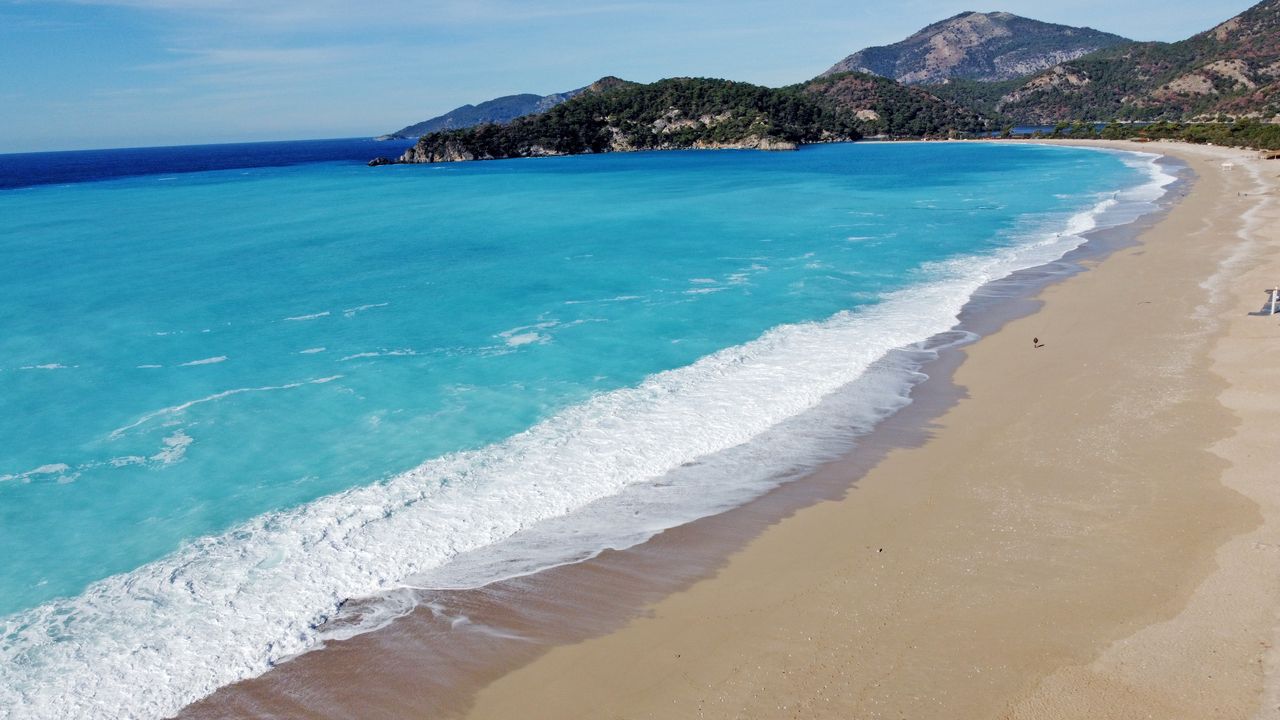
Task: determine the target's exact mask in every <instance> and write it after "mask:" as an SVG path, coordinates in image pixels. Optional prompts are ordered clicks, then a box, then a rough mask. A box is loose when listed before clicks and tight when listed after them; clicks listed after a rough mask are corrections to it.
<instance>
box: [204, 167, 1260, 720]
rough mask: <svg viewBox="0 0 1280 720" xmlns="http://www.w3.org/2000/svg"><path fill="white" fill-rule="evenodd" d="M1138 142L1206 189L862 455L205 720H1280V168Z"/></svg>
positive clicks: (414, 625)
mask: <svg viewBox="0 0 1280 720" xmlns="http://www.w3.org/2000/svg"><path fill="white" fill-rule="evenodd" d="M1117 146H1118V147H1121V148H1124V149H1141V150H1146V151H1159V152H1166V153H1168V154H1170V155H1174V156H1177V157H1179V158H1181V159H1182V160H1183V161H1184V162H1186V163H1187V164H1188V165H1189V166H1190V167H1191V168H1192V169H1193V170H1194V171H1195V173H1196V175H1197V176H1198V179H1197V181H1196V182H1195V183H1194V185H1193V186H1192V187H1191V191H1190V192H1189V194H1187V196H1186V197H1185V198H1183V199H1182V200H1181V202H1179V203H1178V204H1177V205H1176V206H1175V207H1174V208H1173V209H1172V210H1171V211H1170V212H1169V213H1168V214H1167V215H1166V216H1165V217H1164V218H1163V219H1161V220H1160V221H1159V222H1158V223H1157V224H1155V225H1154V226H1153V227H1151V228H1149V229H1148V230H1147V231H1146V232H1145V233H1143V235H1142V238H1141V243H1140V244H1139V245H1136V246H1132V247H1128V248H1124V249H1121V250H1119V251H1117V252H1115V253H1114V254H1112V255H1111V256H1109V257H1108V258H1107V259H1105V260H1104V261H1103V262H1101V263H1096V267H1092V268H1091V269H1090V271H1089V272H1086V273H1082V274H1077V275H1074V276H1073V277H1070V278H1068V279H1066V280H1064V281H1062V282H1060V283H1057V284H1054V285H1051V286H1049V287H1047V288H1045V289H1044V290H1043V291H1042V292H1041V293H1040V299H1041V300H1042V301H1043V306H1042V307H1040V308H1039V309H1038V311H1036V312H1034V313H1030V314H1028V311H1030V310H1033V309H1035V307H1034V306H1031V305H1028V304H1027V303H1026V302H1025V301H1016V300H1015V301H1010V303H1012V305H1011V306H1008V307H1005V308H1004V312H1005V313H1007V314H1009V315H1014V316H1017V315H1021V317H1017V318H1016V319H1012V320H1009V322H1007V323H1006V324H1004V326H1003V327H1002V328H1001V329H999V330H998V331H995V332H993V333H991V334H986V336H985V337H983V338H982V339H981V340H979V341H978V342H977V343H975V344H973V345H970V346H967V347H966V348H964V349H963V350H962V351H953V352H952V353H949V354H944V356H943V358H942V359H940V360H939V361H938V363H936V364H935V367H932V368H930V371H929V372H930V374H931V375H933V376H935V380H931V381H930V383H932V385H933V389H932V391H931V393H927V394H925V395H924V396H923V397H922V398H921V399H919V400H918V401H917V402H916V403H914V404H913V405H912V406H910V407H909V408H908V409H907V410H905V411H903V412H901V413H899V414H898V415H897V416H895V417H894V418H893V419H891V420H890V421H889V422H888V423H887V424H886V425H885V427H884V428H882V429H880V430H878V431H877V433H876V434H875V435H874V436H873V437H872V438H869V439H868V442H867V443H865V444H864V445H863V446H862V447H861V448H860V449H859V452H858V453H857V454H856V456H855V457H854V458H851V459H849V460H847V461H844V462H841V463H835V464H832V465H829V466H826V467H824V468H823V469H822V470H821V471H820V472H819V473H817V474H816V475H815V476H814V477H812V478H807V479H805V480H803V481H801V482H798V483H792V484H790V485H787V486H784V487H783V488H781V489H779V490H778V491H776V492H774V493H771V494H770V495H769V496H766V497H765V498H763V499H762V500H760V501H757V502H755V503H752V504H750V505H748V506H747V507H744V508H742V509H740V510H736V511H732V512H730V513H726V514H724V515H721V516H717V517H715V518H708V519H706V520H702V521H698V522H695V523H692V524H691V525H688V526H685V527H682V528H677V529H675V530H672V531H668V532H666V533H663V534H662V535H660V536H658V537H657V538H655V539H654V540H653V541H650V542H649V543H646V544H645V545H642V546H640V547H638V548H634V549H632V550H628V551H623V552H618V553H606V554H605V555H603V556H601V557H599V558H596V559H595V560H592V561H589V562H585V563H579V564H577V565H573V566H568V567H564V568H559V569H555V570H552V571H548V572H544V573H540V574H538V575H535V576H531V577H529V578H523V579H520V580H515V581H509V582H506V583H499V584H497V585H495V586H492V587H489V588H485V589H481V590H476V591H467V592H461V593H456V592H455V593H442V594H440V597H438V598H431V599H432V600H435V602H434V603H433V605H431V606H428V607H425V608H423V609H421V610H419V611H417V612H415V613H413V614H412V615H411V616H410V617H408V618H405V619H403V620H401V621H398V622H396V623H393V624H392V626H390V627H389V628H386V629H385V630H384V631H379V632H376V633H371V634H369V635H364V636H360V637H357V638H355V639H353V640H350V641H346V642H342V643H334V644H332V645H331V646H330V647H329V648H327V649H325V650H322V651H320V652H315V653H311V654H308V655H305V656H303V657H301V658H299V659H297V660H295V661H293V662H290V663H285V664H283V665H281V666H280V667H279V668H277V669H276V670H274V671H273V672H271V673H268V674H267V675H265V676H263V677H262V678H258V679H256V680H252V681H248V682H245V683H240V684H238V685H235V686H231V687H230V688H226V689H224V690H223V691H220V692H219V693H216V694H215V695H214V696H212V697H211V698H209V699H208V700H206V701H204V702H202V703H199V704H197V705H195V706H193V707H192V708H189V709H188V711H187V712H186V713H184V715H185V716H189V717H226V716H245V715H252V716H281V717H297V716H313V717H324V716H328V717H349V716H360V717H440V716H456V715H463V714H466V715H468V716H471V717H478V718H510V717H535V718H543V717H545V718H576V717H582V718H587V717H590V718H602V717H603V718H644V717H655V718H665V717H792V716H794V717H894V718H897V717H947V718H966V717H974V718H980V717H981V718H987V717H1028V718H1032V717H1034V718H1044V717H1050V718H1052V717H1064V718H1065V717H1148V716H1155V717H1188V718H1191V717H1196V718H1203V717H1252V716H1254V715H1255V714H1257V713H1259V712H1261V711H1260V708H1262V707H1263V704H1264V698H1265V703H1266V706H1267V707H1269V708H1271V712H1273V713H1274V712H1275V710H1274V709H1275V707H1276V706H1277V703H1278V702H1280V689H1278V688H1276V687H1275V686H1274V685H1269V684H1268V678H1269V677H1274V673H1273V672H1269V670H1270V668H1271V667H1272V666H1273V664H1275V663H1276V662H1277V659H1276V658H1273V657H1272V656H1271V655H1270V647H1271V645H1272V644H1274V641H1275V640H1276V638H1275V627H1276V612H1277V610H1278V609H1280V573H1277V572H1275V570H1276V568H1277V561H1278V560H1280V508H1278V507H1277V501H1280V485H1277V481H1280V477H1276V473H1277V468H1280V442H1276V441H1275V440H1274V438H1275V437H1276V436H1277V431H1276V430H1275V428H1276V427H1280V424H1278V423H1277V420H1280V363H1277V362H1267V361H1266V359H1267V358H1276V357H1280V354H1277V351H1278V350H1280V316H1278V317H1276V318H1269V317H1262V316H1257V315H1250V314H1249V313H1250V312H1256V311H1258V310H1259V309H1260V308H1261V306H1262V300H1263V298H1264V294H1263V293H1262V292H1261V291H1262V289H1263V288H1264V287H1268V286H1271V285H1274V284H1275V283H1276V282H1277V281H1280V267H1277V264H1278V263H1277V257H1276V254H1275V252H1276V249H1277V248H1278V247H1280V234H1278V232H1277V230H1276V228H1277V227H1278V225H1277V224H1276V222H1275V220H1276V218H1277V214H1278V213H1277V208H1276V206H1275V205H1274V203H1272V196H1270V195H1259V194H1258V193H1259V192H1261V189H1260V188H1259V187H1257V186H1258V184H1259V183H1260V182H1265V183H1267V184H1268V188H1267V191H1268V192H1271V193H1275V192H1276V190H1275V185H1276V184H1277V175H1280V163H1276V162H1271V163H1263V162H1261V161H1254V160H1252V159H1251V158H1253V157H1254V154H1252V153H1246V152H1239V151H1228V150H1220V149H1213V148H1196V147H1190V146H1182V145H1165V144H1151V145H1143V146H1137V145H1133V144H1129V143H1121V144H1117ZM1226 157H1231V158H1233V159H1234V160H1235V162H1236V163H1237V167H1236V168H1235V169H1233V170H1225V169H1223V168H1222V167H1221V163H1222V161H1223V159H1224V158H1226ZM1255 169H1256V170H1257V172H1256V173H1255ZM1239 193H1249V195H1248V196H1247V197H1246V196H1242V195H1239ZM1268 203H1270V204H1268ZM1247 212H1252V213H1253V214H1252V216H1248V215H1246V213H1247ZM1242 216H1244V217H1243V219H1242ZM1246 225H1249V226H1250V227H1246ZM1085 257H1086V258H1087V253H1086V254H1085ZM1231 258H1235V260H1234V262H1231V261H1229V259H1231ZM1085 262H1086V263H1087V264H1091V265H1092V264H1095V263H1094V261H1091V260H1087V259H1086V260H1085ZM1224 263H1226V265H1224ZM1215 274H1216V276H1217V277H1216V278H1215V277H1213V276H1215ZM1206 286H1207V287H1206ZM1215 288H1217V290H1215ZM1006 319H1007V318H1006ZM984 334H985V333H984ZM1032 337H1039V338H1040V339H1041V340H1042V342H1043V343H1044V347H1041V348H1035V347H1033V345H1032V342H1031V338H1032ZM962 359H963V362H962V363H960V360H962ZM957 364H958V365H959V367H958V368H957V367H955V366H956V365H957ZM953 371H954V377H953V380H954V385H952V384H950V383H947V382H946V380H947V378H949V377H951V376H952V372H953ZM938 379H941V382H939V381H938ZM1268 473H1269V474H1270V475H1268ZM854 480H856V481H857V482H856V484H854V485H852V488H851V482H852V481H854ZM797 508H802V509H799V510H797ZM433 608H434V609H433ZM353 713H354V714H353ZM1263 716H1267V715H1263Z"/></svg>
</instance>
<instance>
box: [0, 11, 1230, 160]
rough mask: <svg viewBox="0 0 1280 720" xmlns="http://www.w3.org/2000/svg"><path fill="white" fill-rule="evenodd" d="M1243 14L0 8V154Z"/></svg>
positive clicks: (331, 125) (393, 122)
mask: <svg viewBox="0 0 1280 720" xmlns="http://www.w3.org/2000/svg"><path fill="white" fill-rule="evenodd" d="M1252 4H1253V3H1252V2H1251V1H1250V0H1215V1H1214V2H1213V3H1205V2H1203V0H1125V1H1124V2H1116V1H1115V0H1073V2H1071V3H1063V4H1058V5H1054V4H1046V3H1044V2H1042V1H1039V2H1032V1H1029V0H1006V1H1004V2H1001V3H999V4H997V5H992V6H989V7H984V6H978V5H975V4H974V3H972V2H971V1H970V0H954V1H953V0H862V2H855V1H851V0H814V1H811V2H804V1H799V0H798V1H795V2H785V1H781V0H767V1H757V0H739V1H737V2H729V1H721V0H705V1H704V2H696V3H681V2H643V1H642V2H627V1H626V0H619V1H617V2H608V1H606V2H598V3H593V2H590V1H589V0H527V1H525V2H514V1H510V0H472V1H471V2H466V1H458V0H435V1H427V0H422V1H417V2H415V1H414V0H385V1H381V2H379V1H378V0H370V1H368V2H363V3H356V2H340V1H338V0H77V1H75V2H54V1H44V0H0V152H22V151H30V150H52V149H71V148H86V147H127V146H140V145H172V144H183V143H200V142H232V141H238V140H270V139H293V138H319V137H353V136H363V135H373V134H378V133H381V132H387V131H391V130H395V129H397V128H399V127H402V126H404V125H408V124H410V123H413V122H417V121H419V120H423V119H426V118H428V117H431V116H433V115H437V114H440V113H441V112H444V111H447V110H450V109H452V108H454V107H457V106H458V105H462V104H464V103H468V102H479V101H481V100H486V99H489V98H492V97H496V96H499V95H508V94H512V93H517V92H534V93H539V94H546V93H551V92H559V91H563V90H568V89H571V88H575V87H580V86H582V85H585V84H587V83H589V82H591V81H593V80H595V79H597V78H599V77H601V76H603V75H617V76H620V77H624V78H627V79H629V80H637V81H652V80H656V79H659V78H662V77H670V76H676V75H698V76H708V77H727V78H732V79H735V80H745V81H750V82H756V83H761V84H765V85H785V84H789V83H793V82H798V81H800V80H803V79H806V78H809V77H812V76H814V75H816V74H818V73H819V72H821V71H822V70H824V69H826V68H827V67H828V66H830V65H831V64H832V63H834V62H835V61H836V60H839V59H840V58H841V57H843V56H845V55H847V54H849V53H850V52H853V51H855V50H858V49H861V48H863V47H866V46H869V45H881V44H886V43H890V42H895V41H897V40H900V39H902V38H903V37H906V36H907V35H909V34H911V33H912V32H914V31H916V30H918V29H919V28H921V27H923V26H924V25H926V24H928V23H930V22H934V21H936V20H940V19H942V18H945V17H948V16H951V15H954V14H956V13H958V12H961V11H964V10H1007V11H1009V12H1014V13H1017V14H1020V15H1025V16H1028V17H1033V18H1036V19H1039V20H1046V21H1051V22H1061V23H1067V24H1072V25H1089V26H1091V27H1096V28H1098V29H1100V30H1106V31H1109V32H1115V33H1119V34H1121V35H1126V36H1128V37H1132V38H1136V39H1140V40H1177V39H1181V38H1183V37H1186V36H1188V35H1191V34H1193V33H1195V32H1199V31H1201V30H1204V29H1207V28H1209V27H1210V26H1212V25H1214V24H1216V23H1217V22H1220V21H1222V20H1225V19H1227V18H1228V17H1230V16H1232V15H1234V14H1236V13H1237V12H1239V11H1241V10H1243V9H1245V8H1247V7H1249V6H1250V5H1252Z"/></svg>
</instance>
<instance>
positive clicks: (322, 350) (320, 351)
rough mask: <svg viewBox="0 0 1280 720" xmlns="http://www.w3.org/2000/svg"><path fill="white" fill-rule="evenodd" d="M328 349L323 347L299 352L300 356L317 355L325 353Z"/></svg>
mask: <svg viewBox="0 0 1280 720" xmlns="http://www.w3.org/2000/svg"><path fill="white" fill-rule="evenodd" d="M326 349H327V348H322V347H313V348H307V349H306V350H299V351H298V354H299V355H315V354H316V353H322V352H324V351H325V350H326Z"/></svg>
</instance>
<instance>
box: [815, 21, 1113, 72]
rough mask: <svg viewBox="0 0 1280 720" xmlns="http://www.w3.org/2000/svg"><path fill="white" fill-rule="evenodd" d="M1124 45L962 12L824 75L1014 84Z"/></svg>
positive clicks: (1094, 33)
mask: <svg viewBox="0 0 1280 720" xmlns="http://www.w3.org/2000/svg"><path fill="white" fill-rule="evenodd" d="M1127 42H1129V41H1128V40H1126V39H1125V38H1122V37H1120V36H1119V35H1112V34H1111V33H1105V32H1101V31H1098V30H1094V29H1092V28H1087V27H1085V28H1081V27H1070V26H1067V25H1054V24H1052V23H1046V22H1040V21H1039V20H1031V19H1028V18H1024V17H1019V16H1017V15H1013V14H1011V13H1007V12H993V13H979V12H963V13H960V14H959V15H956V16H955V17H951V18H947V19H946V20H943V21H941V22H936V23H934V24H932V25H930V26H928V27H926V28H924V29H923V30H921V31H920V32H917V33H916V34H914V35H912V36H911V37H909V38H907V39H906V40H903V41H902V42H898V43H894V44H892V45H884V46H880V47H871V48H867V49H865V50H860V51H858V52H856V53H854V54H852V55H850V56H848V57H846V58H845V59H843V60H841V61H840V62H838V63H836V64H835V65H833V66H832V67H831V69H829V70H827V71H826V72H825V73H823V74H824V75H833V74H835V73H840V72H847V71H851V70H852V71H857V72H868V73H873V74H876V75H881V76H883V77H887V78H893V79H894V80H897V81H898V82H902V83H907V84H932V83H941V82H945V81H947V80H949V79H951V78H964V79H969V80H984V81H995V80H1012V79H1014V78H1019V77H1024V76H1027V75H1030V74H1032V73H1035V72H1039V71H1041V70H1044V69H1045V68H1048V67H1052V66H1053V65H1057V64H1058V63H1062V62H1066V61H1068V60H1074V59H1076V58H1078V57H1081V56H1084V55H1088V54H1089V53H1092V52H1094V51H1096V50H1100V49H1103V48H1108V47H1113V46H1116V45H1120V44H1122V43H1127Z"/></svg>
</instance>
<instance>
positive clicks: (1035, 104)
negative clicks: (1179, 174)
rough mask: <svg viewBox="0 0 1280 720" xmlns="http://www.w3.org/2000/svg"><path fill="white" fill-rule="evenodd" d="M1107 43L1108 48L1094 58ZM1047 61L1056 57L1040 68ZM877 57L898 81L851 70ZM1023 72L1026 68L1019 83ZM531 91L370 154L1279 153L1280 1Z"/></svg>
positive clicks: (957, 25)
mask: <svg viewBox="0 0 1280 720" xmlns="http://www.w3.org/2000/svg"><path fill="white" fill-rule="evenodd" d="M961 31H963V32H961ZM925 40H928V42H924V41H925ZM1094 46H1098V47H1101V48H1102V49H1100V50H1097V51H1096V52H1089V50H1090V49H1092V47H1094ZM891 50H892V52H890V51H891ZM997 50H999V52H997ZM935 51H937V52H935ZM943 51H945V52H943ZM938 52H940V53H941V54H940V55H939V54H938ZM886 53H888V54H887V55H886ZM889 55H892V58H889ZM882 56H883V57H882ZM877 58H878V60H877ZM890 59H891V60H892V63H889V60H890ZM864 60H865V61H866V62H862V61H864ZM872 60H875V61H876V62H880V64H875V63H872ZM944 60H945V62H943V61H944ZM881 61H883V62H881ZM1050 61H1055V62H1056V64H1052V65H1051V66H1049V67H1048V68H1047V69H1043V70H1040V68H1044V67H1046V66H1047V65H1049V62H1050ZM868 63H871V64H872V65H874V66H875V67H876V68H877V69H878V71H880V72H883V73H885V74H889V75H891V76H892V77H882V76H880V75H875V74H871V73H867V72H861V71H854V70H849V69H848V68H864V67H865V66H866V65H867V64H868ZM885 63H889V64H885ZM940 63H941V64H940ZM890 65H891V66H892V67H890ZM943 65H945V67H943ZM992 68H997V69H999V72H995V71H994V70H992ZM1012 69H1017V71H1018V72H1021V73H1023V75H1022V76H1021V77H1016V78H1014V79H1008V76H1009V74H1010V73H1013V70H1012ZM993 73H994V74H993ZM1026 73H1030V74H1026ZM1015 74H1016V73H1015ZM992 77H996V78H999V79H996V80H991V79H990V78H992ZM894 78H897V79H894ZM900 81H901V82H900ZM926 82H934V83H935V84H932V85H926V84H923V83H926ZM913 83H914V84H913ZM520 98H521V99H522V102H525V104H524V105H522V106H521V107H525V108H531V109H530V111H529V113H528V114H525V115H523V116H521V117H517V118H515V119H510V118H509V114H510V112H514V111H512V110H511V108H513V107H514V106H513V105H511V104H510V103H497V101H491V102H494V103H497V105H495V106H494V107H495V108H497V109H499V110H502V111H504V112H507V113H508V114H507V115H502V114H501V113H499V114H497V115H494V114H492V113H490V110H493V109H494V108H490V109H489V110H485V111H484V112H480V113H478V112H477V111H480V110H482V109H485V108H486V107H487V105H486V104H484V103H482V104H481V105H478V106H475V107H474V108H470V106H468V108H470V109H469V110H468V109H467V108H462V109H460V110H467V112H461V113H458V114H457V115H456V116H454V115H453V114H451V115H450V116H442V117H441V118H437V119H436V120H440V121H441V122H440V123H436V124H430V123H428V124H419V125H418V126H411V128H406V131H409V130H411V129H412V128H413V127H418V128H422V129H429V130H430V131H429V132H427V133H426V134H424V135H422V137H421V139H420V140H419V141H418V143H417V144H416V145H415V146H414V147H413V148H411V149H410V150H408V151H406V152H405V153H404V155H403V156H401V157H400V158H399V159H398V160H395V161H392V160H389V159H386V158H379V159H378V160H376V161H374V162H373V163H371V164H383V163H388V162H406V163H414V162H445V161H455V160H475V159H494V158H512V157H536V156H545V155H571V154H581V153H601V152H614V151H627V150H658V149H679V148H755V149H765V150H786V149H793V148H795V147H797V146H799V145H802V144H806V143H817V142H836V141H847V140H856V139H859V138H862V137H876V138H890V139H898V138H935V137H967V136H970V135H986V134H989V133H992V132H993V131H997V130H999V129H1001V128H1003V129H1004V133H1003V134H1005V135H1009V134H1011V131H1012V128H1013V127H1014V126H1016V125H1025V124H1030V125H1040V124H1054V123H1057V127H1056V128H1055V130H1054V131H1053V132H1051V133H1044V134H1048V135H1050V136H1053V137H1094V136H1105V137H1113V138H1135V139H1144V138H1145V139H1166V138H1170V139H1173V138H1176V139H1181V140H1186V141H1188V142H1207V143H1214V144H1222V145H1231V146H1243V147H1256V148H1263V149H1269V150H1274V149H1277V148H1278V147H1280V140H1278V139H1277V135H1278V134H1280V125H1277V124H1274V123H1277V122H1280V0H1263V2H1260V3H1258V4H1257V5H1255V6H1254V7H1252V8H1250V9H1249V10H1246V11H1245V12H1243V13H1241V14H1240V15H1238V16H1236V17H1234V18H1231V19H1229V20H1227V21H1226V22H1223V23H1221V24H1219V25H1218V26H1216V27H1214V28H1212V29H1210V30H1207V31H1205V32H1202V33H1200V34H1198V35H1195V36H1193V37H1191V38H1188V39H1186V40H1183V41H1180V42H1174V43H1159V42H1131V41H1127V40H1124V39H1123V38H1120V37H1118V36H1114V35H1108V34H1106V33H1099V32H1098V31H1095V30H1091V29H1089V28H1071V27H1067V26H1058V25H1049V24H1046V23H1038V22H1037V21H1034V20H1028V19H1026V18H1019V17H1017V16H1015V15H1010V14H1008V13H962V14H960V15H957V16H956V17H953V18H949V19H948V20H945V21H942V22H940V23H935V24H933V25H930V26H929V27H927V28H925V29H924V30H921V31H920V32H919V33H916V35H913V36H912V37H911V38H908V39H907V40H905V41H903V42H902V43H898V44H897V45H894V46H886V47H883V48H869V49H867V50H864V51H862V52H860V53H855V54H853V55H851V56H849V57H848V58H846V59H845V60H844V61H842V62H841V63H837V64H836V65H835V66H834V67H833V68H832V69H830V70H828V71H827V72H826V73H824V74H823V75H822V76H819V77H818V78H815V79H813V80H809V81H806V82H803V83H799V84H796V85H790V86H787V87H782V88H767V87H762V86H759V85H752V84H750V83H742V82H734V81H730V80H719V79H709V78H672V79H667V80H660V81H658V82H655V83H650V84H638V83H632V82H627V81H624V80H620V79H618V78H614V77H606V78H603V79H601V80H600V81H598V82H596V83H593V84H592V85H590V86H588V87H586V88H582V89H580V90H575V91H572V92H570V93H562V94H560V95H556V96H548V97H546V98H538V97H537V96H527V97H524V96H520ZM499 100H504V99H502V98H500V99H499ZM486 113H489V114H486ZM1237 120H1240V121H1243V122H1236V121H1237ZM446 121H447V122H446ZM1268 121H1270V122H1268ZM455 123H456V124H455ZM1107 123H1111V124H1110V125H1107ZM1152 123H1155V124H1152ZM464 125H466V126H464ZM1104 125H1105V128H1104ZM1042 135H1043V134H1042Z"/></svg>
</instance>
